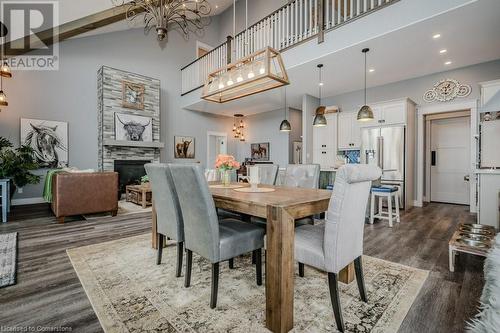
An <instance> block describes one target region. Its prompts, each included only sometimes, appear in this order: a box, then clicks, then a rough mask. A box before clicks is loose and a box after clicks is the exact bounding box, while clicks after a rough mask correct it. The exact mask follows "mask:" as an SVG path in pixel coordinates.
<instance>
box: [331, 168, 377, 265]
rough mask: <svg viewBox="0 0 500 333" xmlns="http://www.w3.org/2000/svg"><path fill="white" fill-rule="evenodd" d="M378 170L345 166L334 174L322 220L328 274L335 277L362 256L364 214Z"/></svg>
mask: <svg viewBox="0 0 500 333" xmlns="http://www.w3.org/2000/svg"><path fill="white" fill-rule="evenodd" d="M380 176H381V170H380V168H378V167H376V166H372V165H366V164H347V165H345V166H343V167H341V168H339V170H338V171H337V174H336V178H335V184H334V187H333V193H332V197H331V199H330V204H329V207H328V211H327V213H326V220H325V234H324V255H325V268H326V270H327V271H328V272H334V273H338V272H339V271H340V270H342V269H343V268H344V267H345V266H347V265H348V264H350V263H351V262H353V260H354V259H356V258H358V257H359V256H361V255H362V254H363V230H364V223H365V215H366V214H365V212H366V205H367V203H368V198H369V195H370V189H371V184H372V181H373V180H376V179H378V178H380Z"/></svg>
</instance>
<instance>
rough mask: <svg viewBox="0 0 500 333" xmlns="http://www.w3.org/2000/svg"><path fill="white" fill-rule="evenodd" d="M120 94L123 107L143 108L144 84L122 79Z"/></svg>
mask: <svg viewBox="0 0 500 333" xmlns="http://www.w3.org/2000/svg"><path fill="white" fill-rule="evenodd" d="M122 94H123V97H122V106H123V107H124V108H129V109H136V110H144V84H137V83H132V82H129V81H122Z"/></svg>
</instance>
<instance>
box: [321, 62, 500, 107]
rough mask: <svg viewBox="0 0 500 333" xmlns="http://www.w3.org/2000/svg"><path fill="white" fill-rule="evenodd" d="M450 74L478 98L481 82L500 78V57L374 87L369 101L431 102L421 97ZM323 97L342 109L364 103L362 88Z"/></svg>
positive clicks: (326, 101) (472, 97)
mask: <svg viewBox="0 0 500 333" xmlns="http://www.w3.org/2000/svg"><path fill="white" fill-rule="evenodd" d="M447 78H450V79H456V80H458V81H459V82H460V83H466V84H470V85H471V86H472V93H471V94H470V96H469V97H467V99H474V98H476V99H478V98H479V96H480V91H479V85H478V83H479V82H482V81H489V80H495V79H498V78H500V60H495V61H491V62H486V63H482V64H478V65H473V66H468V67H463V68H459V69H454V70H451V71H446V72H441V73H436V74H431V75H427V76H422V77H419V78H415V79H409V80H405V81H399V82H394V83H390V84H386V85H383V86H378V87H373V88H370V89H368V92H367V99H368V103H370V102H372V103H373V102H380V101H387V100H391V99H397V98H401V97H409V98H411V99H412V100H413V101H415V102H416V103H417V104H419V105H428V104H429V103H427V102H425V101H424V100H423V98H422V96H423V95H424V93H425V92H426V91H427V90H429V89H431V88H432V86H433V85H434V84H435V83H436V82H438V81H440V80H443V79H447ZM321 101H322V104H323V105H338V106H339V107H340V108H341V109H342V111H347V112H350V111H354V110H357V109H358V108H359V107H360V106H361V105H362V104H363V91H362V90H358V91H354V92H350V93H346V94H342V95H337V96H331V97H325V98H323V99H322V100H321Z"/></svg>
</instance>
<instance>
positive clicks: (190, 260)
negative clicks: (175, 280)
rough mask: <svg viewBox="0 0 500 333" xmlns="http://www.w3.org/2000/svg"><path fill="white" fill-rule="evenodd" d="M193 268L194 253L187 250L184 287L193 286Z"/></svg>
mask: <svg viewBox="0 0 500 333" xmlns="http://www.w3.org/2000/svg"><path fill="white" fill-rule="evenodd" d="M192 266H193V251H191V250H186V275H185V276H184V287H186V288H189V286H190V285H191V268H192Z"/></svg>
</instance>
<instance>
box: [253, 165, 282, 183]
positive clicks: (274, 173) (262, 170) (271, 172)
mask: <svg viewBox="0 0 500 333" xmlns="http://www.w3.org/2000/svg"><path fill="white" fill-rule="evenodd" d="M253 166H256V167H257V168H259V184H263V185H276V178H277V177H278V171H279V165H278V164H261V165H253ZM248 167H250V166H247V175H248V174H249V171H248Z"/></svg>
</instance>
